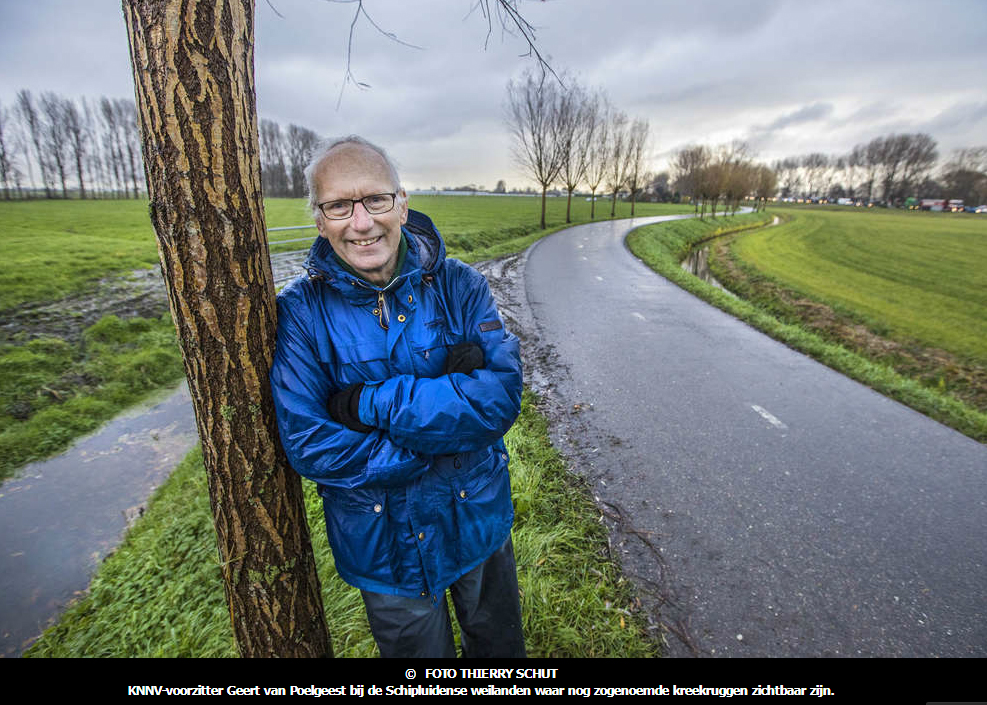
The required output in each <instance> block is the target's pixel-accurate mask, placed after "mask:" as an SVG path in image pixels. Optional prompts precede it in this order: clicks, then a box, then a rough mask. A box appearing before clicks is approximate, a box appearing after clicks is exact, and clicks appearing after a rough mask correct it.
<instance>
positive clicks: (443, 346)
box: [411, 318, 452, 379]
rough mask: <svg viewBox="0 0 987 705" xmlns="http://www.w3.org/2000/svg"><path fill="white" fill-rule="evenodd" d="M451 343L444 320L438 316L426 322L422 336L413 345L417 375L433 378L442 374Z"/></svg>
mask: <svg viewBox="0 0 987 705" xmlns="http://www.w3.org/2000/svg"><path fill="white" fill-rule="evenodd" d="M451 344H452V343H451V341H450V338H449V334H448V332H447V330H446V323H445V321H444V320H442V319H441V318H437V319H435V320H433V321H429V322H428V323H426V324H425V325H424V326H423V330H422V333H421V336H420V337H419V338H418V339H417V340H415V341H414V342H413V343H412V345H411V349H412V352H413V353H414V357H413V362H412V364H413V365H414V368H415V375H416V376H418V377H428V378H431V379H434V378H436V377H438V376H439V375H441V374H442V373H443V370H444V369H445V365H446V358H447V357H448V354H449V345H451Z"/></svg>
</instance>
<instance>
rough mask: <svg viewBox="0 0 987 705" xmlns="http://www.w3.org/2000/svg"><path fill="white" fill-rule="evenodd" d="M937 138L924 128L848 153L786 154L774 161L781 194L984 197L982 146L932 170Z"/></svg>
mask: <svg viewBox="0 0 987 705" xmlns="http://www.w3.org/2000/svg"><path fill="white" fill-rule="evenodd" d="M938 159H939V152H938V149H937V144H936V141H935V140H934V139H933V138H932V137H931V136H929V135H927V134H924V133H914V134H897V135H896V134H892V135H887V136H885V137H875V138H874V139H872V140H871V141H870V142H867V143H861V144H858V145H856V146H855V147H854V148H853V149H852V150H850V152H849V153H848V154H839V155H826V154H822V153H818V152H816V153H812V154H806V155H802V156H799V157H789V158H786V159H782V160H779V161H777V162H775V163H774V165H773V166H774V170H775V172H776V174H777V175H778V182H779V185H780V195H781V196H782V197H805V198H830V199H833V198H852V199H855V200H856V199H860V200H866V201H868V202H871V201H874V200H876V199H878V198H880V199H881V200H883V201H884V202H885V203H887V204H888V205H890V206H895V205H901V204H902V203H903V202H904V201H905V200H906V199H907V198H909V197H915V198H946V197H948V198H958V199H962V200H964V201H967V202H969V203H974V202H976V203H982V202H984V201H985V200H987V147H975V148H970V149H959V150H955V151H954V152H953V155H952V157H951V158H950V159H949V160H948V161H946V162H944V163H943V164H942V165H941V166H940V168H939V169H938V173H937V171H936V168H935V167H936V164H937V162H938Z"/></svg>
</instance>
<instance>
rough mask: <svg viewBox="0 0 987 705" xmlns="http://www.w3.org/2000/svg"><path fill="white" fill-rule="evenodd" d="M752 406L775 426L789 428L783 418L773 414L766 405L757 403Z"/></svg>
mask: <svg viewBox="0 0 987 705" xmlns="http://www.w3.org/2000/svg"><path fill="white" fill-rule="evenodd" d="M751 408H752V409H753V410H754V411H756V412H757V413H759V414H760V415H761V416H763V417H764V418H765V419H767V421H768V423H770V424H771V425H772V426H774V427H775V428H788V426H786V425H785V424H784V423H782V421H781V419H779V418H778V417H777V416H775V415H774V414H772V413H771V412H770V411H768V410H767V409H765V408H764V407H761V406H758V405H757V404H752V405H751Z"/></svg>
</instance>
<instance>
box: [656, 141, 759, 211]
mask: <svg viewBox="0 0 987 705" xmlns="http://www.w3.org/2000/svg"><path fill="white" fill-rule="evenodd" d="M672 171H673V175H674V187H675V190H676V191H678V192H679V194H681V195H682V196H687V197H688V198H689V199H690V200H691V201H692V202H693V203H694V204H695V206H696V213H697V214H699V216H700V218H705V217H706V208H707V207H709V210H710V213H711V214H712V215H713V217H716V208H717V205H718V204H721V203H722V204H723V207H724V210H727V209H731V210H732V212H734V213H736V211H737V208H738V207H739V206H740V202H741V201H742V200H746V199H748V198H750V197H753V198H754V199H755V201H756V207H758V208H761V209H763V208H764V206H765V204H766V203H767V200H768V199H769V198H771V197H772V196H774V194H775V191H776V190H777V179H776V178H775V172H774V171H773V170H772V169H770V168H769V167H767V166H765V165H764V164H758V163H756V162H754V160H753V158H752V157H751V153H750V147H749V146H748V145H747V144H746V143H744V142H733V143H731V144H729V145H722V146H719V147H707V146H706V145H690V146H688V147H684V148H683V149H681V150H679V151H678V152H677V153H676V155H675V157H674V159H673V161H672Z"/></svg>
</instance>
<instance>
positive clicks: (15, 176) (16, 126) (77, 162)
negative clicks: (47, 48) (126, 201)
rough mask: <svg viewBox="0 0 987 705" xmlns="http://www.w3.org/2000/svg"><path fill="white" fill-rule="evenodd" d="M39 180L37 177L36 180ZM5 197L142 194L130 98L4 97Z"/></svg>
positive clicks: (0, 175) (0, 146)
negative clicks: (8, 102)
mask: <svg viewBox="0 0 987 705" xmlns="http://www.w3.org/2000/svg"><path fill="white" fill-rule="evenodd" d="M39 182H40V185H39ZM0 187H2V189H3V197H4V198H5V199H8V200H9V199H11V198H27V197H33V196H35V195H38V194H40V193H42V192H43V193H44V196H45V197H46V198H59V197H61V198H68V197H69V194H70V192H71V193H72V194H73V195H77V196H78V197H79V198H97V197H118V198H119V197H128V196H133V197H134V198H136V197H138V196H139V195H140V193H141V191H142V190H143V189H144V173H143V167H142V164H141V155H140V138H139V136H138V133H137V109H136V107H135V105H134V101H133V100H125V99H120V98H116V99H110V98H106V97H101V98H99V99H98V100H89V99H86V98H82V99H81V100H79V101H78V102H77V101H74V100H72V99H70V98H64V97H62V96H60V95H58V94H56V93H53V92H50V91H46V92H44V93H42V94H41V95H40V96H38V97H37V98H35V97H34V96H33V95H32V94H31V91H29V90H21V91H19V92H18V93H17V99H16V102H15V104H14V105H13V106H11V107H6V106H3V105H0Z"/></svg>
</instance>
